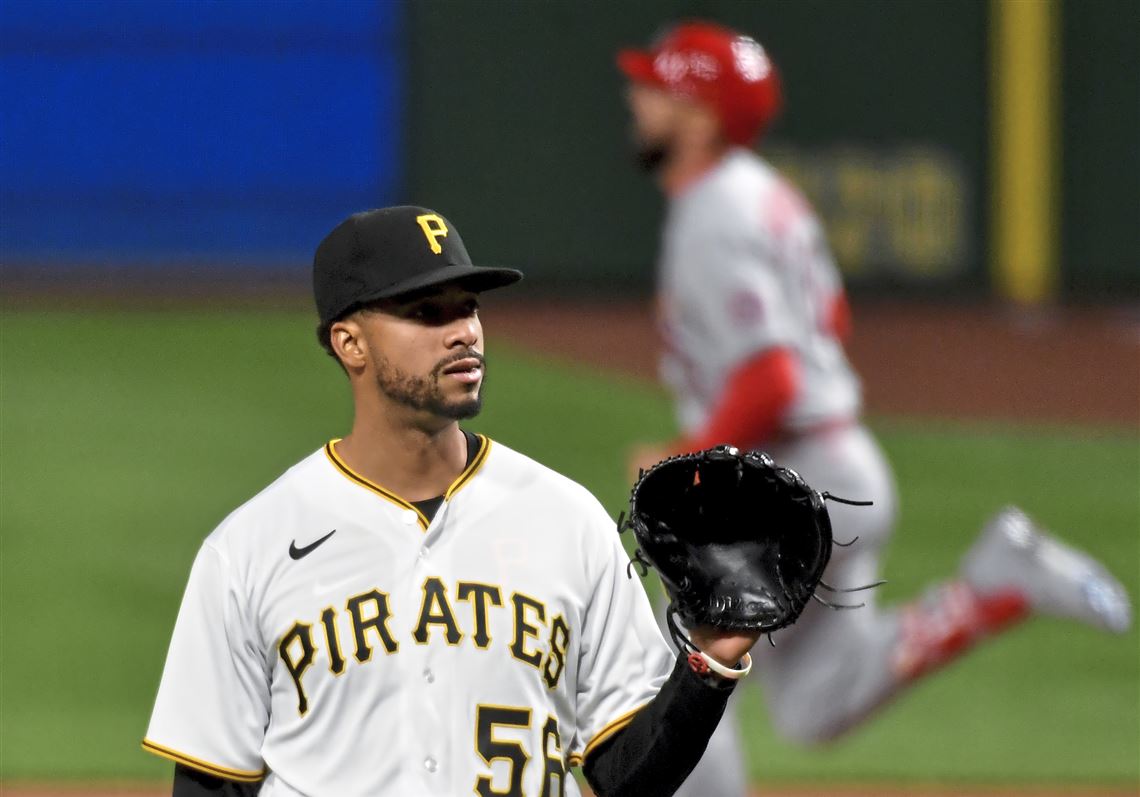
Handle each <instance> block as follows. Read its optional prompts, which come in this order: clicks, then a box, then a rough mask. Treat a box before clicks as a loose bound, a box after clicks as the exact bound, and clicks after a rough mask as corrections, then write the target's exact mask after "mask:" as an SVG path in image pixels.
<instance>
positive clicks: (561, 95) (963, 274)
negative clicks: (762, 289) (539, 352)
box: [407, 0, 1140, 298]
mask: <svg viewBox="0 0 1140 797" xmlns="http://www.w3.org/2000/svg"><path fill="white" fill-rule="evenodd" d="M1005 1H1006V0H993V2H989V3H987V2H979V1H976V0H938V1H937V2H933V1H930V2H928V1H926V0H912V2H905V3H904V2H885V1H884V2H865V1H861V2H854V1H853V0H800V2H794V3H793V2H766V1H764V0H756V1H755V2H748V3H744V2H736V1H735V0H733V1H732V2H724V1H721V2H713V1H709V2H680V1H679V0H653V1H652V2H650V1H648V0H622V1H621V2H593V1H590V2H574V3H570V2H542V3H538V2H530V1H529V0H519V2H501V1H499V0H497V1H496V2H494V3H468V2H462V1H461V0H443V1H442V2H441V1H440V0H432V2H412V3H411V4H410V7H409V23H408V24H409V31H410V34H411V36H412V39H413V41H414V42H415V46H414V47H412V48H411V52H410V58H411V62H410V64H409V74H410V78H411V89H410V91H409V92H408V106H407V120H408V125H409V133H408V136H407V139H408V148H409V149H408V165H407V168H408V185H409V194H410V196H411V198H412V199H413V200H416V201H423V202H426V203H434V204H436V205H438V206H439V207H440V208H441V209H442V210H444V211H445V212H446V213H448V214H449V215H450V216H451V217H452V218H453V220H455V221H456V223H457V224H460V225H461V226H462V229H463V230H464V233H465V236H466V237H467V238H468V239H469V240H468V245H469V247H470V248H471V249H472V251H474V252H476V253H478V254H479V256H480V257H481V258H482V259H485V260H487V261H488V262H501V263H510V264H515V265H519V266H521V267H523V268H524V269H526V270H527V272H528V274H529V277H530V280H531V284H532V285H537V286H538V287H545V288H547V289H551V290H566V289H573V288H597V287H598V286H605V287H607V288H610V289H613V288H615V287H616V288H620V287H628V288H631V289H644V288H645V287H647V286H648V285H649V283H650V281H651V274H652V262H653V258H654V254H655V251H656V247H657V235H658V223H659V220H660V216H661V211H662V201H661V199H660V198H659V197H658V196H657V194H656V192H655V191H654V190H653V188H652V186H651V184H650V183H649V182H648V180H647V179H646V178H645V177H644V176H642V175H640V174H639V173H637V172H636V170H635V168H634V167H633V166H632V163H631V160H630V158H629V155H628V147H627V135H628V134H627V127H628V122H627V118H626V112H625V109H624V105H623V102H622V97H621V93H622V88H623V82H622V80H621V78H620V76H619V74H618V73H617V70H616V68H615V67H614V64H613V56H614V53H615V51H616V50H617V49H618V48H619V47H620V46H622V45H640V44H644V43H646V42H647V41H648V40H649V39H650V38H651V37H652V35H653V34H654V32H655V31H656V30H659V29H660V28H661V27H662V26H663V25H665V24H667V23H668V22H669V21H671V20H675V19H679V18H685V17H698V16H699V17H705V18H712V19H716V20H718V21H721V22H724V23H727V24H729V25H732V26H734V27H737V28H739V29H742V30H745V31H749V32H752V33H754V34H755V35H756V36H757V38H759V39H760V40H761V42H762V43H764V44H765V46H766V47H767V48H768V50H769V51H770V53H771V54H772V56H773V58H774V60H775V61H776V63H777V64H778V66H779V68H780V70H781V72H782V74H783V76H784V80H785V86H786V96H787V110H786V113H785V115H784V116H783V118H782V119H781V120H780V121H779V123H777V125H776V126H775V127H774V129H773V130H772V132H771V134H770V136H769V138H768V139H767V140H766V141H765V142H764V143H763V144H762V146H761V149H762V151H764V152H765V153H766V154H767V155H768V156H769V157H770V158H771V159H772V160H773V161H774V162H775V163H776V164H777V165H778V166H780V167H781V168H782V169H784V170H785V171H786V172H787V173H788V174H789V175H790V176H791V177H792V178H793V179H794V180H796V182H798V183H799V184H800V186H801V187H802V188H803V190H804V191H805V192H806V194H807V195H808V196H809V198H810V199H811V200H812V201H813V202H814V203H815V204H816V206H817V208H818V209H819V211H820V213H821V215H822V217H823V218H824V221H825V224H826V225H827V228H828V232H829V236H830V239H831V243H832V247H833V249H834V250H835V252H836V256H837V258H838V259H839V261H840V265H841V267H842V268H843V270H844V272H845V274H846V276H847V278H848V281H849V282H850V284H851V285H852V286H853V287H854V288H855V289H856V290H859V289H867V290H875V291H881V290H894V291H898V292H902V293H911V294H938V295H946V294H948V293H949V294H951V295H953V294H963V295H986V294H988V293H990V292H991V291H994V290H1002V289H1003V288H1002V286H1001V284H1000V280H997V279H996V278H995V277H994V276H991V275H993V274H994V273H995V264H994V253H993V251H992V238H993V235H994V231H993V227H994V218H993V216H994V214H993V208H992V201H993V199H992V197H993V185H992V183H993V180H994V175H995V172H994V170H993V168H992V157H993V149H992V147H993V145H992V141H993V138H994V135H995V130H994V126H995V124H997V123H999V121H1000V120H999V119H997V118H996V117H995V115H994V114H993V113H992V107H991V106H992V103H991V89H992V84H993V82H994V79H995V77H994V71H995V70H997V69H1002V68H1005V67H1003V66H1002V65H1001V64H999V63H996V62H995V59H994V57H993V52H992V48H993V47H994V45H993V42H992V37H991V35H990V33H991V31H990V26H991V19H992V17H993V15H994V6H995V4H998V3H1001V2H1005ZM1027 1H1028V2H1038V0H1027ZM1040 1H1041V2H1050V3H1051V5H1052V6H1053V7H1054V8H1057V9H1060V12H1059V13H1057V14H1055V16H1056V18H1057V20H1058V22H1057V24H1056V25H1055V26H1054V28H1053V29H1052V33H1051V34H1050V35H1051V36H1055V37H1056V38H1055V40H1054V39H1052V38H1051V39H1050V41H1049V42H1046V43H1044V44H1043V47H1044V49H1043V51H1044V52H1045V53H1046V54H1047V57H1048V58H1049V59H1051V60H1052V61H1053V66H1054V67H1055V68H1057V69H1060V70H1063V71H1062V72H1061V73H1060V74H1061V79H1060V80H1057V81H1055V83H1056V85H1057V86H1058V87H1059V88H1058V89H1057V91H1059V92H1060V93H1061V97H1060V101H1059V102H1056V103H1055V106H1056V107H1057V108H1059V109H1060V110H1059V111H1058V112H1057V113H1056V114H1054V116H1055V118H1050V119H1047V120H1046V121H1044V122H1042V124H1049V125H1052V128H1051V129H1046V130H1043V131H1040V132H1041V134H1042V135H1044V136H1046V137H1049V136H1056V137H1057V146H1056V152H1055V154H1051V155H1050V157H1053V158H1058V159H1060V160H1061V161H1062V162H1061V164H1060V165H1059V168H1054V169H1053V171H1055V172H1056V174H1057V175H1058V177H1057V185H1056V186H1055V187H1054V190H1055V191H1056V194H1057V197H1056V201H1053V199H1052V198H1051V199H1050V200H1049V201H1048V202H1046V203H1045V205H1046V206H1047V207H1049V208H1051V210H1050V214H1049V215H1047V216H1045V217H1044V218H1042V219H1040V220H1034V221H1032V222H1031V225H1030V227H1029V228H1025V226H1024V225H1023V227H1022V228H1021V229H1020V230H1019V231H1015V232H1019V233H1021V234H1026V233H1028V234H1029V235H1035V234H1042V237H1043V239H1045V240H1048V241H1050V242H1052V243H1050V246H1051V247H1053V248H1055V249H1056V250H1057V252H1056V253H1055V254H1057V255H1058V256H1057V257H1055V258H1053V257H1048V258H1044V259H1043V263H1042V264H1040V266H1038V265H1034V264H1031V267H1032V268H1046V269H1053V270H1059V271H1060V272H1061V273H1060V274H1059V275H1057V274H1053V275H1049V277H1048V279H1047V280H1046V283H1047V284H1048V285H1049V286H1050V290H1051V291H1053V293H1052V294H1051V295H1049V296H1046V297H1044V298H1051V297H1052V296H1056V295H1060V296H1061V297H1062V298H1068V297H1074V296H1075V297H1080V296H1086V295H1094V294H1113V295H1116V296H1118V297H1119V296H1121V295H1133V296H1140V245H1138V241H1137V232H1136V230H1137V225H1136V224H1135V223H1127V219H1125V218H1124V217H1125V216H1128V214H1129V213H1130V214H1131V217H1132V219H1133V220H1134V221H1140V219H1137V218H1136V216H1138V215H1140V204H1138V198H1137V191H1138V190H1140V163H1138V161H1137V157H1138V156H1137V152H1138V141H1140V138H1138V136H1140V122H1138V120H1137V112H1138V111H1140V85H1138V82H1137V81H1138V80H1140V78H1138V77H1137V76H1138V75H1140V69H1132V70H1131V73H1130V74H1127V75H1126V74H1123V73H1122V71H1121V70H1120V68H1119V67H1121V66H1123V65H1124V64H1125V63H1127V62H1128V59H1129V58H1131V59H1132V62H1133V63H1134V62H1135V49H1136V48H1135V47H1129V46H1127V41H1128V36H1129V35H1130V34H1129V33H1128V32H1127V31H1128V30H1130V29H1129V27H1128V24H1127V23H1124V24H1122V17H1128V16H1129V15H1127V14H1124V15H1121V14H1119V13H1117V11H1118V10H1119V9H1120V8H1121V7H1122V6H1121V4H1120V3H1114V2H1113V0H1095V1H1094V2H1091V3H1084V2H1081V3H1078V2H1072V1H1071V2H1069V3H1066V4H1065V5H1064V6H1063V7H1062V6H1060V5H1059V4H1058V3H1056V2H1055V0H1040ZM1134 9H1135V6H1133V10H1134ZM1131 17H1132V19H1133V20H1134V19H1135V18H1136V15H1135V14H1134V13H1133V14H1132V15H1131ZM1136 40H1137V39H1136V38H1135V37H1133V38H1132V41H1133V42H1134V41H1136ZM1014 78H1015V79H1018V78H1017V75H1016V73H1014ZM1105 86H1108V87H1109V88H1104V87H1105ZM1070 95H1071V96H1070ZM1130 98H1131V103H1130V102H1129V100H1130ZM1032 124H1037V122H1033V123H1032ZM1050 140H1051V139H1050ZM1130 141H1131V146H1130V145H1129V142H1130ZM1023 165H1024V166H1025V167H1026V168H1029V169H1032V168H1033V161H1032V160H1027V161H1024V163H1023ZM1051 165H1052V166H1054V167H1056V164H1051ZM999 221H1000V220H999ZM1042 228H1044V229H1042ZM1054 228H1056V229H1055V230H1054ZM1050 252H1051V253H1052V250H1050ZM1054 260H1055V261H1056V263H1054V262H1053V261H1054Z"/></svg>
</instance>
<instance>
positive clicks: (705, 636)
mask: <svg viewBox="0 0 1140 797" xmlns="http://www.w3.org/2000/svg"><path fill="white" fill-rule="evenodd" d="M689 638H690V639H692V640H693V644H694V645H696V646H697V650H700V651H701V652H702V653H707V654H708V655H709V656H711V657H712V658H714V659H716V660H717V661H718V662H720V663H721V664H723V665H724V666H725V667H735V666H736V665H737V664H738V663H739V662H740V660H741V659H743V658H744V654H745V653H747V652H748V651H750V650H752V646H753V645H755V644H756V641H757V640H758V639H760V632H759V631H738V630H731V631H730V630H725V629H722V628H714V627H713V626H708V625H702V626H697V627H696V628H690V629H689Z"/></svg>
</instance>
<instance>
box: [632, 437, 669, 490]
mask: <svg viewBox="0 0 1140 797" xmlns="http://www.w3.org/2000/svg"><path fill="white" fill-rule="evenodd" d="M670 454H672V452H671V451H670V450H669V448H668V447H667V446H666V445H665V444H664V443H638V444H636V445H634V446H631V447H630V449H629V453H628V455H627V456H626V475H627V476H628V477H629V481H630V483H631V484H632V483H633V482H635V481H637V477H638V474H639V473H640V472H641V471H643V470H649V469H650V468H652V467H653V466H654V465H656V464H657V463H658V462H660V461H661V460H663V459H665V458H666V457H668V456H669V455H670Z"/></svg>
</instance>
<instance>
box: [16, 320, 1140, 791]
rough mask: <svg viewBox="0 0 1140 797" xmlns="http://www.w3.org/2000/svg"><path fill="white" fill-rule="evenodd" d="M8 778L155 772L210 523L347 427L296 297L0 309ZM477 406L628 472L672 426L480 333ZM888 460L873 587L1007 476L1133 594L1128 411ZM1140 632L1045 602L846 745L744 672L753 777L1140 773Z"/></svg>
mask: <svg viewBox="0 0 1140 797" xmlns="http://www.w3.org/2000/svg"><path fill="white" fill-rule="evenodd" d="M0 324H2V326H0V336H2V339H0V367H2V393H0V407H2V424H0V482H2V504H0V506H2V517H0V523H2V527H3V536H2V551H0V556H2V568H3V570H2V582H0V589H2V596H0V597H2V603H0V612H2V618H0V623H2V627H0V640H2V641H0V645H2V650H0V657H2V658H0V677H2V683H0V700H2V704H0V723H2V725H0V740H2V752H3V754H2V761H0V777H4V778H50V779H60V778H81V777H108V778H141V779H155V778H160V779H161V778H165V777H166V774H167V772H168V771H169V770H168V764H166V763H164V762H161V761H159V760H157V759H154V758H152V757H151V756H149V755H147V754H145V753H143V752H142V751H141V750H140V749H139V746H138V742H139V739H140V737H141V736H142V734H143V731H144V730H145V727H146V723H147V718H148V715H149V709H150V703H151V700H152V698H153V696H154V692H155V688H156V685H157V683H158V677H159V673H160V670H161V666H162V661H163V658H164V656H165V651H166V644H167V640H168V638H169V634H170V630H171V627H172V624H173V621H174V617H175V613H176V611H177V607H178V602H179V599H180V595H181V591H182V588H183V585H184V581H185V578H186V575H187V572H188V569H189V566H190V562H191V560H192V558H193V555H194V552H195V551H196V549H197V547H198V544H199V543H200V541H201V539H202V538H203V537H204V536H205V535H206V534H207V533H208V532H209V531H210V530H211V529H212V528H213V526H214V525H215V524H216V523H217V522H218V521H219V520H220V519H221V518H222V517H223V516H224V515H225V514H226V513H227V512H228V511H229V510H231V509H232V508H234V507H235V506H236V505H238V504H239V503H241V502H242V501H244V500H245V499H246V498H248V497H249V496H251V495H252V494H253V493H254V492H256V491H257V490H258V489H260V488H261V487H262V486H264V485H265V484H266V483H268V482H269V481H270V480H272V479H273V478H274V477H275V476H276V475H277V474H279V473H280V472H281V471H282V470H283V469H284V468H286V467H287V466H288V465H290V464H291V463H293V462H294V461H296V460H297V459H299V458H301V457H302V456H304V455H306V454H307V453H309V452H311V451H312V450H314V449H316V448H317V447H318V446H320V445H321V444H322V443H323V442H324V441H325V440H326V439H328V438H329V437H332V436H337V435H340V434H343V433H344V432H345V431H346V430H347V423H348V420H349V417H350V405H349V396H348V391H347V389H346V387H345V384H344V380H343V377H342V376H341V375H340V372H339V371H338V369H337V368H336V367H335V366H334V365H333V363H332V362H331V361H328V359H327V358H326V357H325V355H324V354H323V353H322V352H321V351H320V350H319V349H318V348H317V346H316V344H315V342H314V340H313V335H312V331H311V327H312V323H311V320H310V318H309V316H308V315H307V314H305V313H300V312H296V313H294V312H280V313H262V314H257V315H253V316H250V317H240V316H238V315H237V314H226V313H220V312H219V313H206V312H199V313H196V312H190V311H185V312H165V313H161V314H159V313H152V314H148V313H141V312H138V313H116V312H110V311H106V312H99V313H92V314H68V313H33V312H29V311H23V312H11V311H9V312H6V313H5V315H4V318H3V320H2V322H0ZM489 356H490V368H489V383H488V394H487V395H488V400H487V409H486V411H485V413H484V415H483V416H482V417H480V418H479V419H478V420H477V421H476V422H475V423H473V424H472V428H475V429H478V430H480V431H484V432H487V433H488V434H490V435H491V436H492V437H494V438H496V439H498V440H500V441H502V442H504V443H506V444H508V445H511V446H513V447H515V448H518V449H520V450H522V451H524V452H527V453H529V454H531V455H532V456H535V457H536V458H537V459H539V460H541V461H543V462H545V463H547V464H549V465H551V466H553V467H555V468H556V469H558V470H561V471H563V472H564V473H566V474H568V475H570V476H572V477H574V478H576V479H578V480H579V481H582V482H583V483H585V484H586V485H587V486H588V487H589V488H591V489H592V490H593V491H594V492H595V493H596V494H597V495H598V496H599V497H600V498H601V499H602V500H603V501H604V502H605V503H606V505H607V506H608V507H609V508H610V509H611V511H613V512H614V513H615V514H616V512H617V511H618V510H619V509H620V508H621V507H622V504H623V502H624V500H625V496H626V485H625V484H624V477H623V470H624V465H623V454H622V452H623V450H624V448H625V447H626V446H627V445H628V444H629V443H631V442H632V441H634V440H637V439H642V438H657V437H662V436H664V435H666V434H668V432H669V430H670V429H671V428H672V427H671V420H670V412H669V407H668V404H667V402H666V400H665V398H664V396H663V395H662V394H661V393H660V392H659V391H657V390H656V389H655V388H653V387H652V386H647V385H644V384H641V383H636V382H633V381H629V380H625V379H622V378H617V377H614V376H612V375H608V374H599V373H595V372H592V371H591V370H589V369H588V368H584V367H568V366H565V365H561V364H552V363H550V362H548V361H544V360H542V359H540V358H538V357H536V356H533V355H524V354H523V353H521V352H520V351H519V350H517V349H510V348H508V347H507V345H505V343H503V344H500V343H499V342H497V341H496V340H495V339H494V338H493V337H492V340H491V346H490V351H489ZM873 426H874V428H875V430H876V431H877V432H878V433H879V435H880V438H881V440H882V442H883V445H884V447H885V448H886V450H887V452H888V454H889V456H890V458H891V460H892V462H893V464H894V466H895V468H896V471H897V475H898V479H899V484H900V492H901V495H902V499H903V503H902V517H901V523H900V530H899V533H898V534H897V536H896V538H895V541H894V542H893V544H892V546H891V548H890V551H889V556H888V560H887V563H886V570H887V576H888V577H889V578H890V584H889V585H888V587H886V588H885V593H884V596H883V597H884V599H886V600H887V601H890V600H894V599H898V598H903V597H907V596H910V595H913V594H914V593H915V592H916V591H918V590H919V589H920V588H921V587H922V585H923V584H925V583H926V582H928V581H929V580H931V579H934V578H938V577H940V576H942V575H944V574H948V573H949V572H951V570H952V569H953V568H954V566H955V563H956V560H957V557H958V555H959V553H960V552H961V551H962V550H963V549H964V547H965V546H966V545H967V543H968V542H969V540H970V539H971V538H972V537H973V535H974V533H975V532H976V529H977V528H978V527H979V525H980V523H981V522H982V521H983V519H984V518H985V517H986V515H988V514H989V513H990V512H991V511H992V510H993V509H995V508H996V507H998V506H1000V505H1001V504H1003V503H1006V502H1011V501H1012V502H1016V503H1020V504H1022V505H1023V506H1025V507H1027V508H1028V509H1030V510H1031V511H1032V513H1033V514H1034V515H1035V516H1036V517H1037V518H1038V519H1039V520H1041V521H1042V522H1043V523H1045V524H1046V525H1049V526H1051V527H1053V528H1055V529H1058V530H1063V532H1064V536H1066V537H1067V538H1068V539H1070V540H1072V541H1073V542H1075V543H1076V544H1079V545H1080V546H1082V547H1084V548H1086V549H1088V550H1090V551H1092V552H1094V553H1095V554H1096V555H1097V556H1099V557H1101V558H1102V559H1104V560H1105V561H1106V562H1108V563H1109V564H1110V566H1111V568H1112V569H1113V570H1114V571H1115V572H1116V573H1117V574H1118V575H1120V576H1121V577H1122V578H1123V579H1124V581H1125V583H1126V585H1127V587H1128V589H1129V591H1130V593H1131V594H1132V595H1133V596H1134V598H1135V596H1137V595H1138V594H1140V583H1138V582H1140V578H1138V576H1140V574H1138V562H1140V506H1138V504H1140V501H1138V489H1140V488H1138V485H1140V446H1138V440H1137V437H1136V436H1135V434H1134V433H1133V434H1132V435H1123V434H1122V433H1120V432H1116V433H1112V432H1107V431H1105V432H1100V431H1092V430H1082V429H1072V428H1067V429H1066V428H1057V429H1050V428H1040V427H1033V428H1029V427H1026V428H1009V427H1002V426H996V425H992V424H990V425H977V424H969V423H965V422H953V423H951V422H945V423H938V424H925V423H918V422H915V421H909V422H902V421H891V420H888V419H880V420H879V421H877V422H875V423H874V424H873ZM1138 642H1140V637H1138V635H1137V632H1136V631H1135V630H1133V631H1132V632H1131V633H1130V634H1129V635H1127V636H1124V637H1108V636H1103V635H1100V634H1097V633H1094V632H1092V631H1090V630H1088V629H1085V628H1083V627H1078V626H1075V625H1069V624H1065V623H1061V622H1056V621H1050V620H1040V621H1037V622H1034V623H1031V624H1030V625H1028V626H1026V627H1024V628H1022V629H1019V630H1018V631H1017V632H1015V633H1013V634H1011V635H1009V636H1007V637H1005V638H1002V639H1001V640H998V641H996V642H995V643H993V644H991V645H989V646H987V647H985V648H984V649H982V650H980V651H978V652H977V653H976V654H975V655H973V656H971V657H969V658H968V659H967V660H965V661H963V662H961V663H959V664H958V665H956V666H954V667H953V668H951V669H950V670H948V671H947V672H945V673H943V674H942V675H941V676H939V677H936V678H933V679H930V680H928V681H927V682H925V683H924V684H922V685H921V686H920V687H919V688H918V689H917V690H915V691H914V692H913V693H911V694H909V695H907V696H905V697H904V698H903V699H902V700H900V701H899V702H898V703H897V704H896V705H895V706H894V707H892V709H891V710H890V711H888V712H886V713H884V714H883V715H881V716H880V717H879V718H877V719H876V720H875V721H873V722H871V723H869V724H868V725H867V726H865V728H863V729H861V730H860V731H859V732H857V733H856V734H854V735H852V736H851V737H850V738H849V739H848V740H845V741H843V742H841V743H839V744H837V745H834V746H832V747H829V748H825V749H822V750H818V751H803V750H798V749H795V748H792V747H790V746H787V745H785V744H783V743H781V742H779V741H778V740H776V739H775V737H774V736H773V733H772V731H771V730H770V729H769V727H768V725H767V723H766V721H765V719H764V713H763V709H762V705H761V696H760V695H759V693H758V692H757V691H756V690H755V687H749V689H747V690H743V695H742V698H741V702H742V705H743V708H744V719H745V722H746V725H747V728H748V745H749V748H750V750H751V756H752V758H751V760H752V766H753V771H754V774H755V775H756V776H757V778H760V779H765V780H787V781H792V780H810V781H851V780H875V781H884V780H891V781H894V780H923V781H931V780H945V781H951V782H954V781H959V782H976V781H985V782H1009V783H1029V784H1033V783H1073V784H1078V783H1091V784H1113V785H1120V784H1128V783H1135V782H1136V781H1137V779H1138V778H1140V757H1138V755H1137V751H1138V750H1140V644H1138Z"/></svg>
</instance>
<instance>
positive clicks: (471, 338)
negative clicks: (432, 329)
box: [444, 315, 483, 349]
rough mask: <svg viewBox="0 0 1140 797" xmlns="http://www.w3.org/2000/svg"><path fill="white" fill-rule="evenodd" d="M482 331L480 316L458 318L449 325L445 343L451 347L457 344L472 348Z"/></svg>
mask: <svg viewBox="0 0 1140 797" xmlns="http://www.w3.org/2000/svg"><path fill="white" fill-rule="evenodd" d="M482 331H483V328H482V326H481V325H480V324H479V317H478V316H474V315H472V316H468V317H466V318H457V319H456V320H455V321H453V322H452V323H450V324H448V325H447V337H446V340H445V341H444V343H445V344H446V346H447V348H449V349H450V348H454V347H456V346H464V347H467V348H471V347H473V346H474V345H475V344H476V343H478V342H479V338H480V336H481V334H482Z"/></svg>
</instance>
